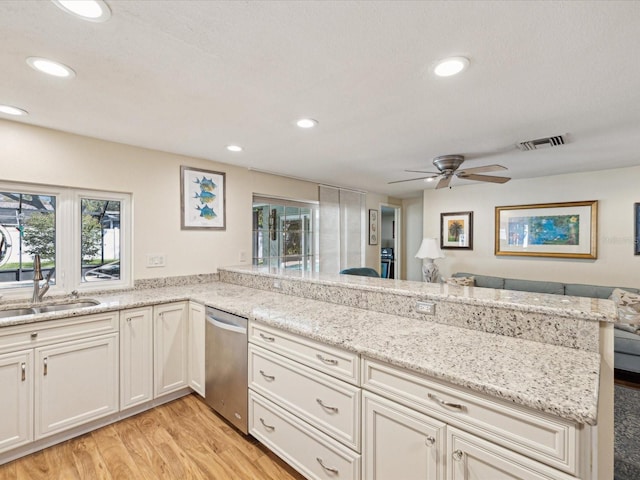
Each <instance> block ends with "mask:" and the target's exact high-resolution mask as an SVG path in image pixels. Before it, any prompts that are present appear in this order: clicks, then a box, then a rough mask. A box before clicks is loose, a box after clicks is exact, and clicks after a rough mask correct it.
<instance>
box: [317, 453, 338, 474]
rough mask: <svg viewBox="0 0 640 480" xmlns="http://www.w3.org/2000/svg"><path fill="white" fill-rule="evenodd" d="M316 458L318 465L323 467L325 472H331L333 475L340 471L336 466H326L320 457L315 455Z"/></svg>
mask: <svg viewBox="0 0 640 480" xmlns="http://www.w3.org/2000/svg"><path fill="white" fill-rule="evenodd" d="M316 460H317V461H318V463H319V464H320V466H321V467H322V468H324V469H325V470H326V471H327V472H329V473H333V474H334V475H338V473H340V472H339V471H338V469H337V468H331V467H327V466H326V465H325V464H324V462H323V461H322V459H321V458H320V457H316Z"/></svg>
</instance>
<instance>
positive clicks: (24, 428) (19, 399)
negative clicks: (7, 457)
mask: <svg viewBox="0 0 640 480" xmlns="http://www.w3.org/2000/svg"><path fill="white" fill-rule="evenodd" d="M0 385H2V394H1V395H0V412H2V413H1V414H0V453H2V452H5V451H7V450H10V449H12V448H16V447H19V446H20V445H25V444H27V443H29V442H31V441H32V440H33V350H26V351H20V352H14V353H8V354H5V355H0Z"/></svg>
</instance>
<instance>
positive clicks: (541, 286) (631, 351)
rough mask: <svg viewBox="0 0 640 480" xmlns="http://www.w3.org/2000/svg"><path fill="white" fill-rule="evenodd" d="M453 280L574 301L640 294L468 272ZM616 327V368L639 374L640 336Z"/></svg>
mask: <svg viewBox="0 0 640 480" xmlns="http://www.w3.org/2000/svg"><path fill="white" fill-rule="evenodd" d="M453 277H456V278H458V277H474V280H475V282H474V285H475V286H476V287H484V288H497V289H501V290H519V291H523V292H535V293H550V294H553V295H572V296H575V297H591V298H609V297H610V296H611V293H612V292H613V290H614V289H615V288H622V289H624V290H626V291H628V292H633V293H639V292H640V290H638V289H637V288H627V287H603V286H599V285H585V284H581V283H561V282H547V281H537V280H520V279H515V278H504V277H491V276H488V275H476V274H475V273H466V272H458V273H454V274H453ZM616 327H618V328H615V329H614V347H613V350H614V367H615V368H616V369H619V370H625V371H628V372H634V373H640V335H638V334H636V333H634V332H631V331H627V330H624V329H623V328H624V327H623V326H622V325H620V326H618V325H616Z"/></svg>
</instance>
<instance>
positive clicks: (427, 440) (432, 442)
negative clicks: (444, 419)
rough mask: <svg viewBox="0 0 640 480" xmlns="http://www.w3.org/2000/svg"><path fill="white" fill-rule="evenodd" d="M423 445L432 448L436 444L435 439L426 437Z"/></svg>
mask: <svg viewBox="0 0 640 480" xmlns="http://www.w3.org/2000/svg"><path fill="white" fill-rule="evenodd" d="M424 444H425V445H426V446H427V447H433V446H434V445H435V444H436V439H435V438H433V437H432V436H431V435H427V438H425V439H424Z"/></svg>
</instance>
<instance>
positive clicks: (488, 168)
mask: <svg viewBox="0 0 640 480" xmlns="http://www.w3.org/2000/svg"><path fill="white" fill-rule="evenodd" d="M499 170H507V167H503V166H502V165H485V166H484V167H473V168H465V169H463V170H460V173H461V174H467V173H483V172H497V171H499Z"/></svg>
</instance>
